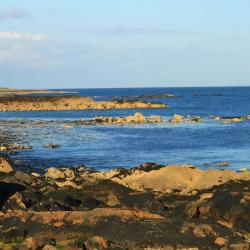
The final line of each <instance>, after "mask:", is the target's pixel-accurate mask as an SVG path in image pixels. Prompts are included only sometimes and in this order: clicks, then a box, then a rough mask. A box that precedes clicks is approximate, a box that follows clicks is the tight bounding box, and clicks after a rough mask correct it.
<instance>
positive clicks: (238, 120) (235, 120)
mask: <svg viewBox="0 0 250 250" xmlns="http://www.w3.org/2000/svg"><path fill="white" fill-rule="evenodd" d="M242 121H243V119H242V118H233V119H232V122H242Z"/></svg>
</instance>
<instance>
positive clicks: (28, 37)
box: [0, 31, 48, 41]
mask: <svg viewBox="0 0 250 250" xmlns="http://www.w3.org/2000/svg"><path fill="white" fill-rule="evenodd" d="M0 40H24V41H45V40H48V37H47V35H45V34H42V33H35V34H32V33H21V32H5V31H0Z"/></svg>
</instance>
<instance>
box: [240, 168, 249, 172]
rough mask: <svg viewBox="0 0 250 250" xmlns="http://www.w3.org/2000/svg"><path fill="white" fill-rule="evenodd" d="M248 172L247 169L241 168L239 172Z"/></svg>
mask: <svg viewBox="0 0 250 250" xmlns="http://www.w3.org/2000/svg"><path fill="white" fill-rule="evenodd" d="M248 171H249V170H248V168H241V169H240V172H248Z"/></svg>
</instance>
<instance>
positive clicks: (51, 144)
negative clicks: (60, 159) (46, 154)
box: [44, 143, 61, 148]
mask: <svg viewBox="0 0 250 250" xmlns="http://www.w3.org/2000/svg"><path fill="white" fill-rule="evenodd" d="M44 147H45V148H60V147H61V145H60V144H55V143H50V144H47V145H45V146H44Z"/></svg>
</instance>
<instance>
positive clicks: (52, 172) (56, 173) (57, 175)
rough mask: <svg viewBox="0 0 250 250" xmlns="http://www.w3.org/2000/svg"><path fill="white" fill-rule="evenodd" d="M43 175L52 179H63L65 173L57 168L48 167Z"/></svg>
mask: <svg viewBox="0 0 250 250" xmlns="http://www.w3.org/2000/svg"><path fill="white" fill-rule="evenodd" d="M45 177H46V178H49V179H53V180H57V179H65V174H64V173H63V171H61V170H60V169H58V168H54V167H53V168H48V169H47V171H46V173H45Z"/></svg>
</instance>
